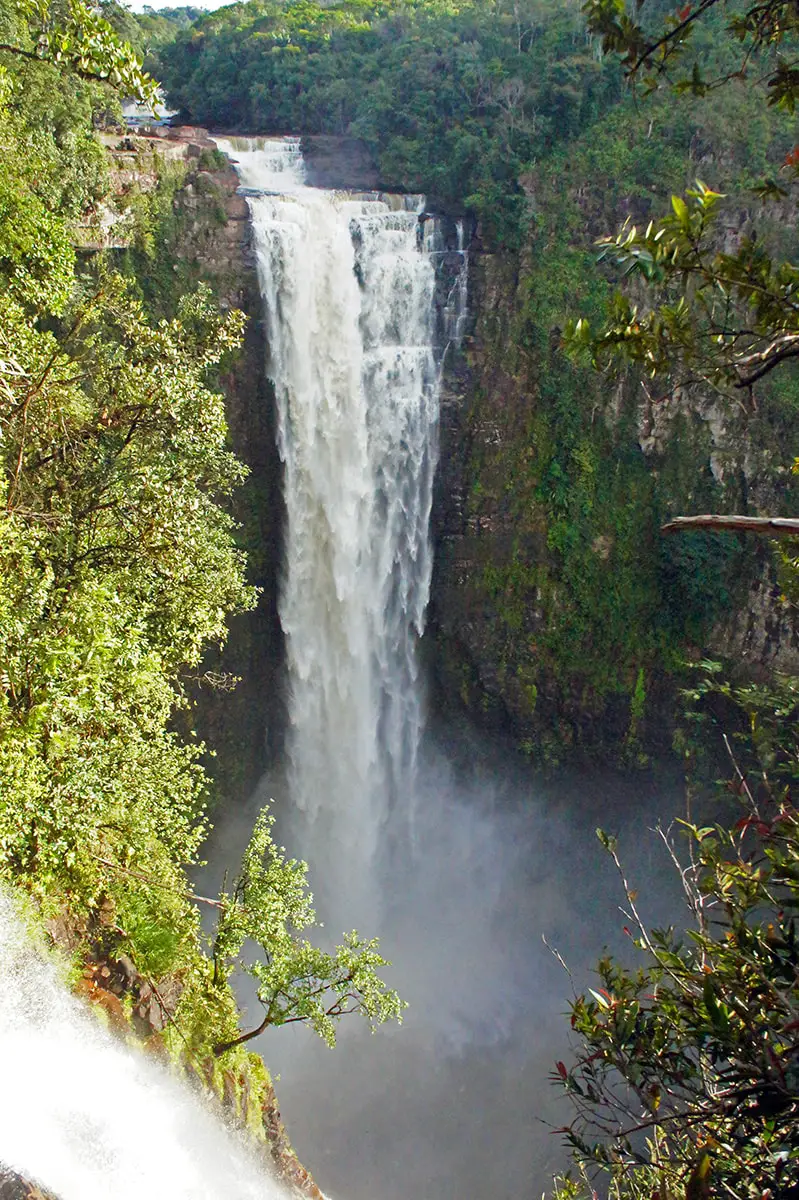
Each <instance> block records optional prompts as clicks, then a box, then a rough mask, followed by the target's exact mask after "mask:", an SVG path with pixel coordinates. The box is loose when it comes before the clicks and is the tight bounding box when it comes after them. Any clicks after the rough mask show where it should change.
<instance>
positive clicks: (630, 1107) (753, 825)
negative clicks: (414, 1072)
mask: <svg viewBox="0 0 799 1200" xmlns="http://www.w3.org/2000/svg"><path fill="white" fill-rule="evenodd" d="M706 690H707V689H706ZM712 691H713V693H714V695H715V697H716V698H718V696H719V695H721V696H722V699H725V698H726V700H734V701H737V702H740V703H744V704H745V706H746V714H747V716H748V719H749V722H750V733H749V736H748V738H747V741H748V743H749V745H750V746H753V747H754V753H753V754H752V757H751V759H750V760H749V763H748V765H747V764H746V763H744V760H743V757H742V756H743V754H745V750H742V751H741V752H740V754H739V752H738V751H736V752H735V753H734V754H733V749H732V745H731V743H730V742H729V741H727V747H728V749H729V752H730V756H731V758H732V761H733V770H734V775H733V778H732V780H731V786H732V789H733V790H734V791H735V792H736V793H737V794H738V795H739V796H740V798H741V800H742V801H743V804H744V813H743V815H742V816H741V818H740V819H739V820H738V821H737V822H736V823H735V824H734V826H733V827H732V829H726V828H724V827H723V826H720V825H717V826H712V827H711V826H704V827H700V826H697V825H695V824H692V823H690V822H683V823H682V824H683V825H684V828H685V831H686V833H687V837H688V853H687V861H682V860H681V859H679V858H678V856H677V854H676V852H675V851H674V848H673V845H672V842H671V840H670V839H669V838H668V837H667V836H665V835H664V840H665V841H666V843H667V845H668V846H669V849H670V850H671V853H672V857H673V861H674V864H675V867H676V868H677V869H678V870H679V872H680V875H681V878H682V882H683V885H684V889H685V895H686V898H687V902H688V908H689V910H690V917H691V920H690V925H689V927H688V928H687V929H686V931H685V932H680V931H678V930H676V929H675V928H674V927H670V928H668V929H649V928H648V927H647V925H646V924H645V923H644V921H643V920H642V918H641V916H640V914H639V910H638V907H637V904H636V893H635V892H634V891H632V890H631V888H630V887H629V885H628V883H627V880H626V878H625V875H624V872H623V870H622V868H621V864H620V861H619V858H618V855H617V850H616V845H615V842H614V840H613V839H612V838H609V837H608V836H607V835H606V834H603V833H601V832H600V839H601V840H602V842H603V844H604V845H605V846H606V848H607V849H608V851H609V852H610V854H611V855H612V857H613V859H614V861H615V862H616V865H617V867H618V868H619V871H620V874H621V878H622V881H623V885H624V889H625V893H626V896H627V908H626V910H625V915H626V916H627V919H628V921H629V928H628V929H627V932H628V933H629V934H630V937H631V939H632V941H633V943H634V945H635V946H636V948H637V950H638V951H639V952H640V955H641V959H642V963H641V965H640V966H638V967H637V968H636V969H632V970H629V969H627V968H625V967H622V966H621V965H619V964H618V963H617V962H615V961H614V960H613V959H612V958H610V957H605V958H603V959H602V960H601V961H600V963H599V965H598V975H599V983H600V986H598V987H597V989H596V990H595V989H589V991H588V993H587V994H585V995H581V996H578V997H577V998H576V999H575V1000H574V1001H573V1003H572V1005H571V1024H572V1028H573V1029H574V1031H575V1033H576V1034H577V1035H578V1038H579V1042H578V1045H577V1048H576V1062H575V1064H574V1065H573V1066H572V1067H571V1069H567V1068H566V1066H565V1065H564V1064H563V1063H558V1064H557V1066H556V1071H555V1072H554V1074H553V1079H554V1080H555V1081H556V1082H557V1083H559V1084H560V1085H562V1086H563V1087H564V1088H565V1089H566V1091H567V1093H568V1094H569V1096H570V1098H571V1100H572V1101H573V1104H574V1106H575V1110H576V1113H575V1118H574V1120H573V1122H572V1124H571V1125H570V1126H569V1127H568V1128H567V1129H565V1130H564V1131H563V1132H564V1133H565V1134H566V1138H567V1141H568V1143H569V1144H570V1145H571V1147H572V1149H573V1151H574V1155H575V1159H576V1162H577V1164H578V1168H579V1173H580V1176H581V1181H580V1182H575V1181H574V1180H571V1179H567V1180H566V1181H560V1183H559V1186H558V1193H559V1195H560V1196H561V1197H567V1196H573V1195H575V1194H580V1193H581V1192H582V1191H583V1189H584V1188H585V1189H589V1190H593V1188H594V1187H595V1186H597V1183H596V1180H595V1178H594V1175H595V1173H596V1172H599V1173H600V1174H601V1175H603V1176H604V1178H603V1184H607V1185H608V1188H609V1191H610V1193H611V1194H613V1195H615V1196H616V1197H619V1198H624V1197H639V1196H641V1197H643V1196H646V1197H647V1200H667V1198H669V1197H682V1196H685V1197H687V1200H697V1198H700V1197H706V1196H725V1197H731V1198H732V1197H734V1198H735V1200H743V1198H744V1197H757V1198H758V1200H796V1197H797V1196H799V941H798V940H797V910H799V811H797V809H796V808H794V806H793V804H792V800H791V782H792V781H795V780H796V778H797V775H799V771H797V762H798V761H799V759H798V757H797V753H796V742H795V732H794V731H795V727H796V725H795V723H796V717H797V710H798V709H799V689H797V685H796V681H790V682H789V683H787V684H786V685H784V687H783V688H782V689H781V691H780V692H779V694H775V693H773V692H772V693H768V694H766V693H765V692H763V691H758V690H755V689H753V688H748V689H737V690H736V689H733V688H730V687H728V686H721V687H718V686H717V685H712ZM725 740H726V739H725ZM739 764H743V765H739Z"/></svg>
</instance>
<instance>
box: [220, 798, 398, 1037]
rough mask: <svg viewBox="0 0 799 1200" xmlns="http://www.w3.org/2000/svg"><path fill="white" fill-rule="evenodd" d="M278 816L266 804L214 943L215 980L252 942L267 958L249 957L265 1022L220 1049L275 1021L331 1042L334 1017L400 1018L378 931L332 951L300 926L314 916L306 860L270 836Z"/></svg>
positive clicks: (226, 897)
mask: <svg viewBox="0 0 799 1200" xmlns="http://www.w3.org/2000/svg"><path fill="white" fill-rule="evenodd" d="M273 824H274V817H273V816H272V815H271V813H270V812H269V810H268V809H267V808H265V809H264V810H263V811H262V812H261V814H260V816H259V817H258V820H257V822H256V824H255V829H254V831H253V835H252V838H251V840H250V843H249V845H248V847H247V849H246V851H245V852H244V856H243V858H242V863H241V871H240V874H239V875H238V877H237V879H236V881H235V883H234V885H233V889H232V891H230V892H222V894H221V896H220V910H221V911H220V915H219V920H218V923H217V929H216V936H215V938H214V944H213V960H214V983H215V985H216V986H219V985H221V984H222V983H225V982H226V981H227V979H228V977H229V975H230V973H231V971H232V970H233V969H234V968H237V967H241V966H242V958H241V956H242V951H243V949H244V946H245V943H246V942H247V941H252V942H254V943H255V944H256V945H257V946H258V947H259V948H260V951H261V957H259V958H257V959H255V960H253V961H251V962H246V961H245V962H244V963H243V965H244V970H246V971H247V972H248V974H250V975H252V977H253V978H254V979H255V980H256V981H257V984H258V999H259V1001H260V1003H261V1005H262V1006H263V1008H264V1017H263V1020H262V1021H261V1023H260V1024H259V1025H258V1026H257V1027H256V1028H255V1029H252V1030H250V1031H249V1032H248V1033H243V1034H241V1035H240V1036H239V1037H236V1038H234V1039H232V1040H231V1041H227V1042H222V1043H220V1044H219V1045H217V1046H215V1047H214V1052H215V1053H216V1054H217V1055H221V1054H224V1053H225V1052H226V1051H227V1050H231V1049H232V1048H233V1047H234V1046H238V1045H240V1044H241V1043H242V1042H247V1041H249V1040H250V1039H251V1038H254V1037H257V1036H258V1035H259V1034H261V1033H263V1032H264V1030H265V1029H267V1028H268V1027H269V1026H270V1025H291V1024H294V1023H297V1022H302V1023H303V1024H306V1025H309V1026H310V1027H311V1028H312V1029H313V1030H314V1031H315V1032H316V1033H318V1034H319V1036H320V1037H321V1038H323V1039H324V1041H325V1042H327V1044H328V1046H334V1045H335V1043H336V1023H337V1021H338V1020H339V1019H340V1018H341V1017H342V1016H345V1015H346V1014H348V1013H359V1014H361V1015H362V1016H365V1017H366V1018H367V1020H368V1021H369V1023H370V1024H371V1026H372V1028H373V1029H374V1028H375V1027H376V1026H377V1025H382V1024H383V1022H385V1021H388V1020H396V1021H400V1022H401V1021H402V1010H403V1008H405V1007H406V1006H405V1003H404V1002H403V1001H402V1000H400V998H399V996H398V995H397V993H396V992H395V991H393V990H392V989H390V988H387V987H386V985H385V984H384V983H383V981H382V980H381V979H379V978H378V975H377V971H378V970H379V969H380V968H381V967H385V966H390V963H388V962H387V961H386V960H385V959H384V958H382V957H381V956H380V954H379V952H378V946H379V943H378V940H377V938H371V939H370V940H368V941H364V940H363V939H361V938H360V937H359V936H358V934H357V933H355V932H352V933H349V934H345V937H344V942H343V944H342V945H340V946H337V947H336V948H335V950H334V951H333V952H332V953H327V952H326V951H324V950H320V949H318V948H317V947H315V946H312V945H311V943H310V942H309V941H308V940H307V939H305V938H302V937H299V936H298V935H299V933H300V932H301V931H302V930H303V929H307V928H308V927H309V926H311V925H313V924H314V922H315V919H316V918H315V915H314V911H313V908H312V896H311V894H310V892H309V891H308V884H307V881H306V874H307V870H308V867H307V864H306V863H304V862H298V861H297V860H296V859H286V858H284V855H283V849H282V847H278V846H277V845H276V843H275V841H274V838H273V837H272V826H273Z"/></svg>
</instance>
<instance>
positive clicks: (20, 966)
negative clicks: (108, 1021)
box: [0, 892, 286, 1200]
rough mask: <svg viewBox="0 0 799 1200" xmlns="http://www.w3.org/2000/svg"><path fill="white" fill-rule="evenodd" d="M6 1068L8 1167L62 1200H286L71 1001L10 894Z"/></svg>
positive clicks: (236, 1145) (1, 1096)
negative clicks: (145, 1199) (109, 1199)
mask: <svg viewBox="0 0 799 1200" xmlns="http://www.w3.org/2000/svg"><path fill="white" fill-rule="evenodd" d="M0 1062H1V1063H2V1064H3V1080H4V1083H3V1087H2V1089H0V1168H2V1167H3V1166H5V1167H6V1168H8V1169H10V1170H11V1171H14V1172H16V1173H18V1174H20V1175H22V1176H23V1177H24V1178H26V1179H28V1180H31V1181H32V1182H35V1183H37V1184H38V1185H39V1186H40V1187H42V1188H44V1189H45V1190H46V1191H47V1192H50V1193H52V1194H54V1195H57V1196H58V1197H59V1200H89V1198H90V1197H97V1200H100V1197H104V1196H113V1197H114V1200H142V1197H143V1196H146V1197H148V1198H149V1200H284V1198H285V1196H286V1193H285V1192H284V1190H283V1189H282V1188H281V1187H280V1186H279V1184H277V1183H276V1182H275V1181H274V1180H273V1179H271V1178H270V1177H269V1176H268V1175H267V1174H266V1173H265V1172H264V1171H262V1170H261V1169H260V1168H259V1167H258V1166H257V1164H256V1163H255V1162H254V1161H253V1160H252V1159H251V1157H250V1156H249V1155H248V1152H247V1150H246V1148H245V1146H244V1144H243V1140H242V1142H239V1140H238V1139H237V1138H236V1137H235V1135H233V1134H231V1133H228V1132H227V1131H226V1130H225V1129H224V1128H223V1127H222V1125H221V1124H220V1123H219V1121H218V1120H216V1119H215V1118H214V1116H213V1115H212V1114H211V1112H210V1111H209V1110H208V1109H207V1108H206V1107H205V1106H204V1104H203V1103H202V1101H201V1099H200V1098H199V1097H198V1096H197V1095H195V1094H194V1093H193V1092H192V1091H191V1090H190V1089H189V1088H188V1087H187V1086H186V1085H185V1084H182V1083H181V1082H180V1081H179V1080H178V1079H176V1078H175V1077H174V1076H171V1075H170V1074H169V1073H168V1072H167V1071H166V1070H165V1069H162V1068H160V1067H158V1066H157V1065H156V1064H154V1063H153V1062H152V1061H150V1060H148V1059H147V1058H146V1057H145V1056H144V1055H143V1054H142V1053H141V1051H135V1050H134V1051H130V1050H127V1049H126V1048H125V1047H124V1046H123V1045H122V1043H121V1042H120V1041H118V1040H116V1039H114V1038H113V1037H112V1036H111V1035H110V1034H109V1033H108V1032H106V1031H105V1030H104V1029H102V1028H101V1027H100V1025H99V1024H98V1022H97V1020H96V1019H95V1018H94V1017H93V1016H92V1015H91V1014H90V1013H89V1012H87V1011H86V1009H85V1008H84V1006H83V1005H82V1004H81V1003H80V1002H79V1001H77V1000H76V999H75V998H74V997H72V996H71V995H70V994H69V992H68V991H67V990H66V988H65V987H64V986H63V985H62V984H61V982H60V981H59V979H58V976H57V973H56V971H55V969H54V967H53V965H52V964H51V963H49V962H47V961H45V960H44V959H43V958H42V957H40V956H39V955H38V954H37V952H36V951H35V950H34V948H33V946H32V945H31V942H30V939H29V937H28V935H27V933H26V931H25V929H24V927H23V925H22V922H21V921H20V919H19V917H18V915H17V914H16V912H15V910H14V906H13V904H12V902H11V900H10V899H9V897H8V896H7V895H6V894H4V893H2V892H0ZM0 1174H1V1171H0Z"/></svg>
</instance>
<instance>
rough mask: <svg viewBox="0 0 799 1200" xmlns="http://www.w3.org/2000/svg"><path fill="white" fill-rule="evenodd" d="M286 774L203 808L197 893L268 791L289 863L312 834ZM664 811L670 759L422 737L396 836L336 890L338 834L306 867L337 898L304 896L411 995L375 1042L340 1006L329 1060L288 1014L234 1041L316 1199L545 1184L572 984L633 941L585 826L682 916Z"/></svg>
mask: <svg viewBox="0 0 799 1200" xmlns="http://www.w3.org/2000/svg"><path fill="white" fill-rule="evenodd" d="M284 786H285V785H284V784H283V783H282V781H281V778H280V773H279V772H275V773H273V774H272V775H271V776H270V777H267V778H266V779H265V780H264V781H263V783H262V785H261V787H260V788H259V790H258V793H257V794H256V795H255V796H253V797H252V799H251V801H250V802H249V804H248V805H246V806H245V808H243V809H240V810H239V811H238V812H231V811H229V810H227V811H224V812H222V813H220V815H219V817H218V819H217V828H216V831H215V833H214V836H213V838H212V840H211V842H210V844H209V846H208V847H207V855H208V858H209V866H208V868H207V869H206V871H205V873H204V875H205V878H204V880H203V882H204V885H205V886H218V885H219V882H220V881H221V878H222V875H223V873H224V871H225V870H228V872H235V869H236V862H237V859H238V856H239V854H240V852H241V849H242V848H243V846H244V844H245V842H246V840H247V837H248V836H249V832H250V830H251V828H252V824H253V822H254V820H255V816H256V814H257V811H258V810H259V808H260V806H261V805H262V804H263V803H264V802H266V801H267V800H268V799H269V798H270V796H272V797H274V800H275V811H276V812H277V813H278V815H279V818H281V820H280V825H281V838H282V840H283V841H284V842H285V843H286V848H287V851H288V853H289V854H290V855H294V856H305V854H306V848H307V846H309V845H313V839H309V838H308V837H307V836H306V834H304V833H303V829H302V820H301V819H299V820H298V818H297V814H291V813H290V812H287V811H286V810H285V809H282V808H281V803H280V801H281V795H282V794H283V793H282V792H281V789H282V788H283V787H284ZM681 806H682V790H681V786H680V782H679V780H678V779H677V778H676V775H675V773H674V772H673V770H672V771H669V769H666V770H663V771H657V772H652V773H641V774H640V775H638V776H636V777H634V778H630V777H624V776H620V775H612V774H604V775H603V774H596V773H594V774H591V775H588V774H586V775H579V776H578V775H571V776H569V777H567V778H560V779H559V780H558V781H557V782H545V781H542V780H541V779H540V778H539V777H537V776H536V775H535V774H534V773H533V772H532V771H531V770H529V769H528V768H527V767H526V766H525V765H524V764H523V763H521V762H516V761H514V758H513V755H512V754H511V755H508V754H507V753H504V752H503V750H502V748H501V747H500V748H497V747H493V748H492V747H490V746H489V745H487V744H485V743H484V742H481V741H480V740H479V739H478V738H477V737H476V736H475V735H472V736H471V737H470V739H469V741H468V743H463V742H462V741H459V742H458V743H457V744H456V742H455V740H454V739H453V736H452V732H451V731H448V730H447V729H446V728H444V729H439V730H438V731H437V733H436V734H434V735H433V734H430V735H428V736H427V737H426V739H425V742H424V745H423V754H422V761H421V764H420V769H419V775H418V784H417V788H416V791H415V795H414V797H413V804H412V806H411V807H410V811H411V812H412V814H413V823H412V829H413V835H412V838H406V839H403V837H402V836H401V834H400V833H398V828H399V826H401V824H402V821H399V820H398V821H397V822H396V827H395V829H394V830H393V833H392V830H391V829H388V830H386V831H384V847H385V848H386V849H384V853H383V854H382V856H381V860H380V861H379V862H378V863H376V864H375V870H374V873H373V876H372V878H371V880H370V881H369V885H368V886H364V881H363V880H355V879H353V880H352V887H351V888H344V886H343V885H342V884H341V880H342V878H343V877H344V874H345V873H344V872H342V871H341V865H342V864H341V863H340V862H336V861H335V860H336V847H335V845H331V846H330V847H329V853H328V855H327V856H326V858H321V860H319V859H317V861H315V862H311V864H310V872H309V879H310V883H311V886H312V888H313V889H314V891H315V893H316V894H317V895H324V892H325V890H326V889H325V886H324V884H325V878H326V876H327V875H328V871H330V876H329V877H332V878H335V879H336V880H337V881H338V886H339V887H340V888H342V889H343V892H344V894H340V895H339V896H338V897H337V898H336V897H328V898H327V899H324V900H323V901H322V904H321V910H320V905H317V909H318V911H319V915H320V916H322V917H324V919H325V929H324V931H321V933H320V937H321V938H322V940H325V939H327V940H335V939H337V938H338V936H339V935H340V933H341V931H342V930H344V929H348V928H351V927H353V926H354V927H356V928H358V930H359V931H360V932H361V933H362V934H363V935H364V936H372V935H374V934H379V936H380V938H381V944H382V950H383V952H384V954H385V956H386V957H387V958H389V959H390V960H391V961H392V964H393V965H392V967H391V969H390V970H388V971H387V972H386V978H387V980H388V981H389V982H390V983H391V985H392V986H394V987H396V988H397V990H398V991H399V993H400V995H401V996H402V997H403V998H404V999H405V1000H407V1001H408V1003H409V1008H408V1010H407V1012H406V1015H405V1019H404V1023H403V1025H402V1027H393V1028H390V1029H389V1028H383V1029H381V1030H379V1031H378V1032H377V1033H376V1034H375V1035H370V1033H369V1031H368V1028H367V1027H366V1025H365V1023H363V1022H361V1021H360V1020H358V1019H357V1018H355V1017H350V1018H345V1019H344V1020H342V1021H341V1023H340V1025H339V1036H338V1045H337V1047H336V1049H335V1050H334V1051H332V1052H331V1051H330V1050H328V1049H327V1047H326V1046H325V1045H324V1044H323V1043H322V1042H321V1041H320V1039H318V1038H317V1037H316V1036H315V1035H314V1034H313V1033H312V1032H311V1031H310V1030H308V1029H305V1028H303V1027H301V1026H292V1027H285V1028H273V1029H270V1030H268V1031H267V1032H266V1033H265V1034H263V1035H262V1036H261V1037H260V1038H259V1039H257V1040H255V1041H254V1042H253V1043H251V1045H252V1046H253V1047H254V1048H256V1049H257V1050H258V1051H259V1052H260V1053H261V1054H262V1055H263V1056H264V1059H265V1060H266V1063H267V1065H268V1066H269V1068H270V1070H271V1071H272V1073H273V1076H275V1077H276V1086H277V1091H278V1096H279V1099H280V1103H281V1108H282V1111H283V1116H284V1120H285V1122H286V1126H287V1129H288V1132H289V1136H290V1137H291V1139H292V1142H293V1144H294V1147H295V1149H296V1151H297V1153H298V1155H299V1157H300V1159H301V1161H302V1162H303V1163H304V1164H305V1165H306V1166H307V1167H308V1168H309V1169H310V1170H311V1172H312V1173H313V1174H314V1176H315V1178H316V1180H317V1182H318V1183H319V1185H320V1187H321V1188H322V1189H323V1190H324V1191H325V1193H326V1194H327V1195H329V1196H332V1197H334V1198H336V1197H341V1198H342V1200H344V1198H345V1197H348V1198H349V1200H374V1198H375V1197H379V1198H380V1200H400V1198H403V1200H404V1198H405V1197H407V1196H408V1195H409V1194H410V1195H414V1196H416V1197H420V1198H427V1197H429V1198H430V1200H434V1198H435V1200H450V1198H452V1200H454V1198H455V1197H458V1200H488V1198H489V1197H490V1198H491V1200H503V1198H505V1197H508V1198H510V1197H514V1198H515V1197H518V1196H520V1195H531V1196H532V1195H534V1196H539V1195H541V1194H542V1193H543V1192H544V1191H546V1190H548V1189H549V1188H550V1187H551V1180H552V1175H553V1173H554V1172H555V1171H557V1170H558V1169H560V1168H562V1167H564V1166H565V1164H566V1152H565V1150H564V1149H563V1146H562V1137H561V1136H560V1135H559V1134H557V1133H555V1132H553V1127H557V1126H561V1125H563V1124H565V1123H567V1122H568V1120H569V1119H570V1117H569V1107H568V1105H567V1104H566V1103H565V1100H564V1098H563V1097H562V1095H561V1094H560V1093H559V1091H558V1089H556V1088H554V1087H553V1086H552V1085H551V1084H550V1083H549V1081H548V1075H549V1073H550V1072H551V1071H552V1068H553V1067H554V1064H555V1062H556V1060H557V1059H564V1060H568V1058H569V1044H568V1043H569V1036H568V1035H569V1022H568V1016H567V1015H566V1013H567V1006H568V999H569V996H570V993H571V988H572V984H574V986H575V987H577V988H582V987H584V986H586V985H587V984H590V983H591V979H590V968H591V966H592V964H593V963H594V962H595V961H596V959H597V958H598V957H599V955H600V954H601V952H602V950H603V948H604V947H608V948H610V949H611V950H612V951H613V952H614V953H617V954H619V955H621V956H629V955H630V952H631V948H630V944H629V939H628V938H627V937H626V936H625V935H624V934H623V932H622V928H623V925H624V924H625V917H624V916H623V915H622V913H621V912H620V911H619V906H620V905H621V904H623V899H624V896H623V889H622V887H621V883H620V880H619V877H618V874H617V872H616V869H615V867H614V865H613V863H612V862H611V861H610V859H609V857H608V855H607V854H606V852H605V851H604V850H603V849H602V847H601V846H600V844H599V842H598V840H597V838H596V833H595V830H596V827H597V825H601V826H602V827H603V828H605V829H607V830H608V831H609V832H612V833H614V834H616V835H618V837H619V845H620V851H621V854H622V857H623V859H624V861H625V866H627V867H629V876H630V879H631V883H632V885H633V886H640V890H641V897H640V901H639V904H640V906H641V907H642V908H643V911H644V913H645V915H646V916H647V917H648V918H650V919H651V918H655V919H663V918H666V917H667V918H674V916H675V913H676V914H677V917H679V896H678V882H677V880H676V878H675V876H674V872H673V869H672V868H671V867H670V864H669V862H668V858H667V855H666V852H665V849H664V847H663V845H662V842H661V840H660V838H659V837H658V836H657V835H656V833H655V832H654V827H655V826H656V825H657V824H658V822H660V823H665V824H668V823H669V821H670V820H671V818H672V817H673V816H675V815H679V814H680V812H681ZM406 817H407V812H406ZM303 843H304V844H303ZM345 866H346V864H345ZM544 938H546V942H547V944H545V943H544V940H543V939H544ZM552 949H557V951H558V952H559V954H560V955H562V957H563V959H564V960H565V962H566V963H567V964H568V966H569V969H570V971H571V973H572V975H573V980H570V978H569V975H568V974H567V973H566V971H565V970H564V968H563V967H562V965H561V964H560V963H559V962H558V961H557V959H556V957H555V955H554V954H553V953H552ZM238 994H239V998H240V1002H241V1004H242V1007H243V1009H244V1010H245V1012H246V1015H245V1017H244V1021H243V1027H244V1028H247V1027H248V1025H249V1024H250V1023H251V1024H252V1025H255V1024H257V1023H258V1021H259V1020H260V1012H261V1010H260V1006H259V1005H258V1002H257V999H256V998H255V996H254V991H253V989H252V985H251V982H250V981H249V979H247V978H241V979H240V980H239V982H238Z"/></svg>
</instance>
